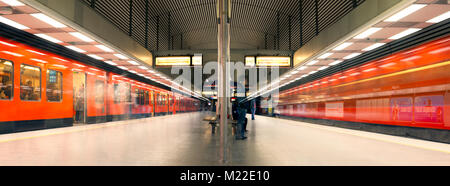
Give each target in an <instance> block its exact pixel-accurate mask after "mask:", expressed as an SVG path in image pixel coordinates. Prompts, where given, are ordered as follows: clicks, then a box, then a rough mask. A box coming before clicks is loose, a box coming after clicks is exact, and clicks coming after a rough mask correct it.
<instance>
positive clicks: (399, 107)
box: [391, 97, 413, 121]
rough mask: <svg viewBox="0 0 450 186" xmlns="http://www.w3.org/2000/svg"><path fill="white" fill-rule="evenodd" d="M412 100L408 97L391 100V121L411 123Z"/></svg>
mask: <svg viewBox="0 0 450 186" xmlns="http://www.w3.org/2000/svg"><path fill="white" fill-rule="evenodd" d="M412 102H413V99H412V98H408V97H403V98H392V99H391V120H392V121H412V118H413V108H412V107H413V103H412Z"/></svg>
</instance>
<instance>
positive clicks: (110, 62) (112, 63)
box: [105, 61, 117, 66]
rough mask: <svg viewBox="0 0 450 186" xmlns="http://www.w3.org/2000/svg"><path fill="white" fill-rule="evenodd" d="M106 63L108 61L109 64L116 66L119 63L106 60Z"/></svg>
mask: <svg viewBox="0 0 450 186" xmlns="http://www.w3.org/2000/svg"><path fill="white" fill-rule="evenodd" d="M105 63H108V64H110V65H113V66H116V65H117V63H114V62H112V61H105Z"/></svg>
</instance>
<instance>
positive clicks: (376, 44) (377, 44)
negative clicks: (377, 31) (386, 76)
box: [362, 43, 386, 52]
mask: <svg viewBox="0 0 450 186" xmlns="http://www.w3.org/2000/svg"><path fill="white" fill-rule="evenodd" d="M385 44H386V43H375V44H373V45H370V46H369V47H367V48H365V49H363V50H362V51H364V52H367V51H371V50H373V49H376V48H378V47H381V46H383V45H385Z"/></svg>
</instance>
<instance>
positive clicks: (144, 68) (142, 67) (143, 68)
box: [139, 66, 148, 70]
mask: <svg viewBox="0 0 450 186" xmlns="http://www.w3.org/2000/svg"><path fill="white" fill-rule="evenodd" d="M139 68H140V69H142V70H148V68H147V67H144V66H139Z"/></svg>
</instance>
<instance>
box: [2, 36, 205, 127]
mask: <svg viewBox="0 0 450 186" xmlns="http://www.w3.org/2000/svg"><path fill="white" fill-rule="evenodd" d="M0 108H1V111H0V133H11V132H20V131H28V130H36V129H43V128H55V127H64V126H73V124H74V123H89V124H91V123H101V122H106V121H117V120H125V119H133V118H143V117H150V116H158V115H166V114H176V113H182V112H193V111H198V110H199V109H200V101H199V100H196V99H193V98H190V97H186V96H183V95H179V94H176V93H173V92H170V91H167V90H163V89H160V88H157V87H154V86H150V85H147V84H144V83H141V82H138V81H135V80H131V79H129V78H126V77H123V76H121V75H119V74H114V73H112V72H107V71H104V70H102V69H98V68H95V67H90V66H88V65H85V64H82V63H80V62H78V61H74V60H71V59H67V58H64V57H61V56H57V55H55V54H52V53H49V52H46V51H41V50H39V49H37V48H33V47H30V46H27V45H25V44H22V43H18V42H14V41H11V40H7V39H5V38H0Z"/></svg>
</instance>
